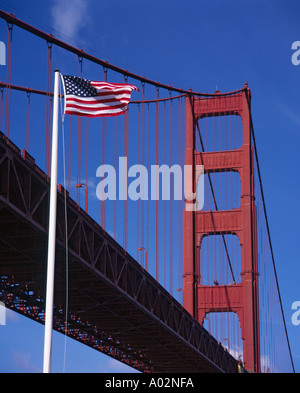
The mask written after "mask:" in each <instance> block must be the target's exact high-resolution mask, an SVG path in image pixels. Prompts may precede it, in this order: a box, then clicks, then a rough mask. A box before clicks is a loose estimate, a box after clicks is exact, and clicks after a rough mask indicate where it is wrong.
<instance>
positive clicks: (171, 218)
mask: <svg viewBox="0 0 300 393" xmlns="http://www.w3.org/2000/svg"><path fill="white" fill-rule="evenodd" d="M169 94H170V98H171V95H172V92H171V91H170V92H169ZM169 105H170V107H169V118H170V121H169V123H170V124H169V127H170V134H169V143H170V145H169V146H170V150H169V151H170V155H169V166H170V168H171V167H172V166H173V101H172V100H171V99H170V101H169ZM171 184H172V181H171V179H170V186H171ZM172 189H173V192H174V187H172V186H171V187H170V202H169V203H170V204H169V239H170V240H169V269H170V271H169V275H170V277H169V291H170V294H171V295H172V294H173V197H174V195H171V190H172Z"/></svg>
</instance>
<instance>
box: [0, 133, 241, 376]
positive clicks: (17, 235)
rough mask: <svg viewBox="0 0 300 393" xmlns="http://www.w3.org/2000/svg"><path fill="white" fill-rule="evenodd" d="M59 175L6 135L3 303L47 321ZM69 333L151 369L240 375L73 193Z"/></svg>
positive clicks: (1, 203) (0, 225) (2, 150)
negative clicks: (50, 233) (52, 203)
mask: <svg viewBox="0 0 300 393" xmlns="http://www.w3.org/2000/svg"><path fill="white" fill-rule="evenodd" d="M49 189H50V185H49V178H47V176H46V175H45V173H44V172H43V171H42V170H41V169H39V168H38V167H37V165H36V164H35V162H34V159H33V158H32V157H30V156H29V155H28V154H26V153H25V152H24V151H22V150H19V149H18V148H17V146H15V145H14V144H13V143H12V142H11V141H9V140H7V139H6V138H5V136H4V135H3V134H2V133H1V134H0V301H3V302H4V303H5V305H6V306H7V307H10V308H12V309H13V310H15V311H17V312H19V313H22V314H24V315H26V316H27V317H29V318H31V319H33V320H35V321H38V322H40V323H44V294H45V281H46V262H47V261H46V254H47V253H46V250H47V228H48V208H49V205H48V199H49ZM57 212H58V219H57V246H56V247H57V248H56V268H55V296H54V302H55V307H54V328H55V329H56V330H57V331H60V332H63V331H64V326H65V325H64V319H65V317H64V313H65V311H64V304H65V297H66V268H65V266H66V263H65V240H66V239H65V230H64V225H65V221H64V190H63V189H59V190H58V205H57ZM67 212H68V244H69V268H68V277H69V291H68V298H69V314H68V335H69V336H70V337H72V338H74V339H76V340H78V341H80V342H82V343H84V344H86V345H88V346H90V347H92V348H94V349H96V350H98V351H101V352H103V353H106V354H107V355H109V356H111V357H113V358H115V359H118V360H120V361H122V362H124V363H127V364H129V365H130V366H132V367H134V368H136V369H138V370H140V371H143V372H153V371H154V372H189V373H200V372H231V373H233V372H237V361H236V360H235V359H234V358H233V357H232V356H231V355H230V354H229V353H228V352H227V351H226V350H225V349H224V348H223V346H222V345H221V344H220V343H218V342H217V341H216V340H215V339H214V338H213V337H212V336H211V335H210V334H209V333H208V332H207V331H206V330H205V329H204V328H203V327H202V326H201V325H200V324H199V323H198V322H197V321H196V320H194V319H193V318H192V316H191V315H190V314H189V313H188V312H187V311H186V310H185V309H184V308H183V307H182V306H181V305H180V304H179V303H178V302H177V301H176V300H175V299H174V298H172V297H171V296H170V294H169V293H168V292H167V291H166V290H165V289H164V288H163V287H162V286H160V285H159V284H158V283H157V282H156V281H155V279H154V278H153V277H152V276H151V275H150V274H148V273H147V272H146V271H145V270H144V269H143V268H142V267H141V266H140V265H139V264H138V263H137V262H136V261H135V260H134V259H133V258H132V257H131V256H130V255H129V254H128V253H126V252H125V251H124V250H123V248H122V247H121V246H120V245H119V244H118V243H117V242H116V241H115V240H114V239H113V238H112V237H111V236H109V234H107V233H106V232H105V231H104V230H103V229H102V228H101V227H100V226H99V225H98V224H97V223H96V222H95V221H94V220H93V219H92V218H91V217H90V216H88V215H87V214H86V213H85V212H84V211H83V210H82V209H81V208H80V207H79V206H78V205H77V204H76V203H75V202H74V201H73V200H72V199H71V198H69V197H67Z"/></svg>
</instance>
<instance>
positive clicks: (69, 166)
mask: <svg viewBox="0 0 300 393" xmlns="http://www.w3.org/2000/svg"><path fill="white" fill-rule="evenodd" d="M68 149H69V150H68V190H69V192H70V191H71V166H72V116H69V146H68Z"/></svg>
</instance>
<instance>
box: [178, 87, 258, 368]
mask: <svg viewBox="0 0 300 393" xmlns="http://www.w3.org/2000/svg"><path fill="white" fill-rule="evenodd" d="M250 99H251V93H250V90H249V89H248V86H247V85H245V89H244V90H243V91H241V92H239V93H237V94H235V95H232V96H222V95H219V96H217V95H216V96H215V97H213V98H198V97H194V98H193V99H191V98H190V97H188V98H187V105H186V106H187V114H186V153H185V164H186V165H192V166H193V168H194V171H193V173H194V174H195V173H196V171H195V165H196V164H198V165H199V164H201V165H204V166H205V172H206V173H211V172H222V171H237V172H239V174H240V178H241V184H242V203H241V206H240V208H238V209H233V210H228V211H218V210H217V209H216V211H209V212H208V211H199V212H194V211H189V209H188V207H189V206H188V205H189V204H190V203H191V202H186V209H185V211H184V307H185V308H186V309H187V310H188V311H189V312H190V313H191V314H192V315H193V316H194V317H195V318H196V319H197V320H198V321H199V322H200V323H201V324H202V323H203V320H204V318H205V315H206V314H208V313H210V312H229V311H230V312H235V313H236V314H237V315H238V317H239V321H240V324H241V331H242V339H243V357H244V364H245V367H246V369H247V370H252V371H254V372H260V340H259V312H258V266H257V233H256V206H255V202H254V200H255V196H254V185H253V147H252V145H251V129H250V110H249V100H250ZM232 114H234V115H239V116H240V117H241V119H242V124H243V144H242V147H241V148H240V149H237V150H232V151H226V152H223V151H221V152H210V153H205V152H198V151H196V144H195V122H196V121H197V120H198V119H199V118H201V117H207V116H221V115H222V116H224V115H232ZM194 182H195V179H194ZM228 233H233V234H236V235H237V236H238V238H239V240H240V244H241V246H242V247H241V250H242V252H241V270H242V271H241V278H242V280H241V283H240V284H231V285H230V286H229V285H227V286H226V285H223V286H206V285H200V283H199V269H200V262H199V249H200V247H201V240H202V239H203V237H204V236H209V235H213V234H228ZM225 292H226V296H225V295H224V294H225ZM204 299H205V301H204Z"/></svg>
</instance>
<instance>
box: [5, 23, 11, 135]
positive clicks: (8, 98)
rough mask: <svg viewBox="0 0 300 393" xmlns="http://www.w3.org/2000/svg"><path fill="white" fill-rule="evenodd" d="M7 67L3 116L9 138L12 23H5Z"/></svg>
mask: <svg viewBox="0 0 300 393" xmlns="http://www.w3.org/2000/svg"><path fill="white" fill-rule="evenodd" d="M7 28H8V37H7V69H6V108H5V109H6V117H5V135H6V136H7V138H9V128H10V92H11V87H10V86H11V54H12V29H13V25H11V24H9V23H7Z"/></svg>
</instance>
